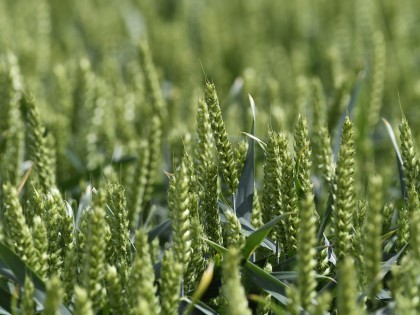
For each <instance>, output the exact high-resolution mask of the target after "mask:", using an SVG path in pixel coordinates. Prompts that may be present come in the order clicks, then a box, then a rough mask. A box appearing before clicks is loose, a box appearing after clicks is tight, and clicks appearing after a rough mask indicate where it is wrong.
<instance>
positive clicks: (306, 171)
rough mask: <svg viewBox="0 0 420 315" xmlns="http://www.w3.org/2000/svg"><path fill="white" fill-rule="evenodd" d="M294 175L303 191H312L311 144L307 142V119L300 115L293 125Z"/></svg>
mask: <svg viewBox="0 0 420 315" xmlns="http://www.w3.org/2000/svg"><path fill="white" fill-rule="evenodd" d="M294 138H295V154H296V157H295V165H296V174H295V177H296V179H297V180H298V182H299V185H300V186H301V189H302V191H303V192H305V193H307V192H310V191H312V188H313V187H312V186H313V185H312V182H311V165H312V163H311V152H312V151H311V146H310V142H309V133H308V126H307V121H306V119H305V118H303V116H302V115H299V117H298V121H297V123H296V126H295V133H294Z"/></svg>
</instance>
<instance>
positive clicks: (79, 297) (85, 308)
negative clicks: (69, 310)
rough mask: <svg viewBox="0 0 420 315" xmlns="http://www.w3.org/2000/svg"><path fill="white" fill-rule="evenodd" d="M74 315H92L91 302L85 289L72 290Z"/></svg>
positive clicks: (77, 287) (76, 288)
mask: <svg viewBox="0 0 420 315" xmlns="http://www.w3.org/2000/svg"><path fill="white" fill-rule="evenodd" d="M73 314H75V315H93V314H94V312H93V309H92V301H91V300H90V299H89V295H88V293H87V291H86V289H84V288H81V287H79V286H76V287H75V288H74V313H73Z"/></svg>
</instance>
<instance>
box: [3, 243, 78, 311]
mask: <svg viewBox="0 0 420 315" xmlns="http://www.w3.org/2000/svg"><path fill="white" fill-rule="evenodd" d="M0 263H1V265H2V268H0V274H1V275H3V276H4V277H5V278H7V279H9V280H11V281H13V282H16V283H17V284H19V285H20V286H23V285H24V283H25V278H26V277H27V276H28V277H30V278H31V279H32V282H33V284H34V287H35V294H34V299H35V301H37V302H38V303H39V304H42V305H43V304H44V301H45V297H46V287H45V283H44V282H43V281H42V280H41V278H40V277H39V276H38V275H37V274H36V273H35V272H34V271H32V270H31V269H30V268H29V267H28V266H26V264H25V263H24V262H23V261H22V260H21V259H20V257H19V256H17V255H16V254H15V253H14V252H13V251H12V250H11V249H9V248H8V247H7V246H6V245H5V244H4V243H3V242H0ZM60 314H62V315H70V314H71V313H70V311H69V310H68V309H67V308H66V307H65V306H64V305H61V306H60Z"/></svg>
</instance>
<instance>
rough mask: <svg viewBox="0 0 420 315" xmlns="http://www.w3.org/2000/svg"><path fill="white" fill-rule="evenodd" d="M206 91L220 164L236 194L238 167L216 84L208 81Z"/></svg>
mask: <svg viewBox="0 0 420 315" xmlns="http://www.w3.org/2000/svg"><path fill="white" fill-rule="evenodd" d="M204 93H205V101H206V104H207V109H208V112H209V116H210V124H211V129H212V131H213V137H214V141H215V143H216V148H217V153H218V157H219V166H220V169H221V171H222V174H223V178H224V179H225V181H226V184H227V185H228V189H229V193H230V194H234V193H235V192H236V189H237V188H238V185H239V180H238V169H237V166H236V165H237V164H236V162H235V158H234V152H233V148H232V144H231V143H230V141H229V139H228V135H227V132H226V127H225V123H224V122H223V119H222V112H221V109H220V105H219V99H218V98H217V93H216V88H215V86H214V84H213V83H210V82H206V86H205V89H204Z"/></svg>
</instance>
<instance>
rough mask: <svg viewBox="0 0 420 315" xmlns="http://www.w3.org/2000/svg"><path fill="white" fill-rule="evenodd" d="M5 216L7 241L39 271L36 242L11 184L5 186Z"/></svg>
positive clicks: (23, 258) (4, 224) (25, 260)
mask: <svg viewBox="0 0 420 315" xmlns="http://www.w3.org/2000/svg"><path fill="white" fill-rule="evenodd" d="M3 200H4V201H3V202H4V205H3V206H4V215H3V227H4V234H5V239H6V241H7V243H8V245H9V246H10V248H12V249H13V251H14V252H15V253H16V254H17V255H19V257H21V259H22V260H23V261H24V262H26V263H27V264H28V265H29V266H31V267H32V268H34V269H35V270H36V271H38V269H39V267H40V265H39V264H38V261H37V258H38V257H37V254H36V251H35V247H34V242H33V239H32V235H31V232H30V229H29V227H28V225H27V224H26V222H25V217H24V215H23V210H22V206H21V204H20V202H19V196H18V193H17V191H16V188H14V187H13V186H12V185H10V184H9V183H4V184H3Z"/></svg>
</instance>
